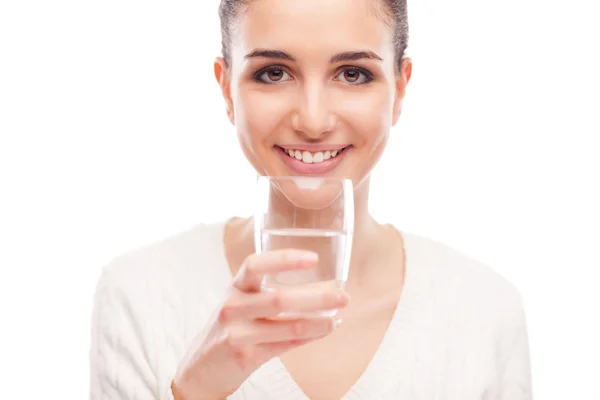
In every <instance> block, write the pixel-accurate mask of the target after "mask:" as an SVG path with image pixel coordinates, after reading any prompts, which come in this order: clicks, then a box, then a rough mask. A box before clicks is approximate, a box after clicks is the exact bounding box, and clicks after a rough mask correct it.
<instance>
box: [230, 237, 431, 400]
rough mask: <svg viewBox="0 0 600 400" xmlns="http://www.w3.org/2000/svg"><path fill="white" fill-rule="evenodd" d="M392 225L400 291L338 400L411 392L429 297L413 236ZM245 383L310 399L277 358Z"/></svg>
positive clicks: (278, 395) (280, 395)
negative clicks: (399, 257)
mask: <svg viewBox="0 0 600 400" xmlns="http://www.w3.org/2000/svg"><path fill="white" fill-rule="evenodd" d="M392 227H393V229H395V230H396V231H397V232H398V234H399V235H400V236H401V238H402V243H403V247H404V248H403V253H404V269H405V271H404V280H403V283H402V285H403V287H402V292H401V294H400V298H399V300H398V303H397V305H396V309H395V311H394V313H393V315H392V319H391V320H390V323H389V325H388V327H387V329H386V331H385V333H384V335H383V339H382V340H381V342H380V344H379V346H378V348H377V350H376V351H375V354H374V355H373V357H372V358H371V360H370V361H369V363H368V364H367V366H366V368H365V369H364V371H363V372H362V374H361V375H360V377H359V378H358V379H357V381H356V382H355V383H354V384H353V385H352V386H351V387H350V389H349V390H348V391H347V392H346V394H344V396H343V397H342V398H341V399H340V400H364V399H382V398H384V397H383V396H385V395H386V394H388V393H393V394H405V395H410V393H411V390H412V387H411V384H412V383H411V378H412V371H413V370H414V363H415V362H416V349H418V348H419V343H420V342H419V340H420V337H419V335H418V334H417V333H418V332H422V331H423V330H422V325H423V324H424V323H426V320H425V318H423V316H424V315H426V313H424V312H423V311H424V310H425V309H426V308H427V304H428V303H427V301H428V298H427V297H425V296H424V295H423V294H424V293H426V290H424V289H425V287H424V285H428V280H427V279H425V276H424V274H423V273H422V272H423V271H421V268H419V267H420V266H419V262H418V261H417V260H418V258H419V256H418V254H417V253H418V246H413V242H414V241H416V238H413V237H412V235H411V234H409V233H407V232H404V231H401V230H400V229H398V228H396V227H394V226H392ZM223 248H224V246H223ZM413 251H414V253H413ZM228 269H229V268H228ZM403 378H405V379H403ZM248 383H249V384H251V386H253V387H255V388H257V389H258V388H260V391H261V393H265V394H266V393H268V394H269V397H270V398H273V399H286V400H310V398H309V397H308V395H306V393H305V392H304V391H303V390H302V388H301V387H300V386H299V385H298V383H297V382H296V381H295V379H294V378H293V376H292V375H291V373H290V372H289V371H288V369H287V368H286V366H285V365H284V363H283V362H282V360H281V358H279V357H275V358H272V359H271V360H269V361H268V362H266V363H265V364H263V365H262V366H261V367H260V368H259V369H257V370H256V371H255V372H254V373H253V374H252V375H251V376H250V377H249V378H248Z"/></svg>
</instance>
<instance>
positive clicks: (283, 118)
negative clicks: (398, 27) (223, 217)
mask: <svg viewBox="0 0 600 400" xmlns="http://www.w3.org/2000/svg"><path fill="white" fill-rule="evenodd" d="M380 7H381V3H380V2H379V1H378V0H302V1H281V0H254V1H252V2H251V3H250V6H249V7H248V8H247V9H246V10H245V11H242V13H241V15H240V18H239V20H238V22H237V23H236V24H235V25H234V26H233V30H232V31H233V35H232V37H231V63H230V65H229V68H227V67H225V63H224V61H223V60H222V59H218V60H217V62H216V63H215V74H216V76H217V79H218V80H219V82H220V84H221V87H222V89H223V95H224V97H225V100H226V103H227V107H228V115H229V118H230V119H231V121H232V123H234V124H235V126H236V128H237V132H238V135H239V140H240V143H241V146H242V149H243V151H244V153H245V154H246V156H247V157H248V160H249V161H250V163H251V164H252V165H253V166H254V168H255V169H256V170H257V172H258V173H259V174H261V175H272V176H289V175H316V176H328V177H338V178H342V177H343V178H351V179H352V180H353V182H354V184H355V185H358V184H359V183H361V182H362V181H364V179H365V178H366V177H368V175H369V173H370V171H371V170H372V168H373V167H374V165H375V164H376V162H377V161H378V160H379V158H380V156H381V154H382V152H383V149H384V148H385V146H386V143H387V139H388V136H389V131H390V128H391V127H392V126H393V125H394V124H395V123H396V122H397V120H398V117H399V115H400V109H401V102H402V98H403V96H404V90H405V87H406V84H407V83H408V80H409V79H410V74H411V64H410V60H408V59H405V60H404V61H403V63H402V66H401V67H400V68H398V67H396V65H395V61H394V60H395V53H394V47H393V42H392V38H393V32H392V28H390V26H388V25H387V24H386V23H385V21H384V19H383V10H382V9H381V8H380Z"/></svg>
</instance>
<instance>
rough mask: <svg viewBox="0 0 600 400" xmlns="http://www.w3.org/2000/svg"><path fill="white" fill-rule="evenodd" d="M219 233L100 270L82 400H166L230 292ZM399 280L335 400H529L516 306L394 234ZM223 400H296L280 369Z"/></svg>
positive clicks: (445, 256) (438, 250) (212, 228)
mask: <svg viewBox="0 0 600 400" xmlns="http://www.w3.org/2000/svg"><path fill="white" fill-rule="evenodd" d="M223 228H224V223H217V224H208V225H199V226H196V227H194V228H192V229H190V230H189V231H186V232H183V233H181V234H179V235H177V236H173V237H171V238H168V239H167V240H164V241H162V242H160V243H155V244H153V245H151V246H148V247H145V248H143V249H138V250H136V251H133V252H130V253H128V254H125V255H122V256H120V257H119V258H117V259H115V260H114V261H113V262H111V263H110V264H109V265H107V266H106V267H105V268H104V270H103V273H102V276H101V278H100V280H99V282H98V286H97V291H96V294H95V299H94V313H93V327H92V345H91V353H90V356H91V399H92V400H109V399H110V400H152V399H155V400H167V399H170V398H171V394H170V389H169V385H170V382H171V378H172V377H173V375H174V374H175V371H176V369H177V366H178V364H179V360H180V358H181V357H183V355H184V353H185V351H186V349H187V347H188V345H189V344H190V343H191V341H192V339H193V338H194V336H195V335H196V334H197V333H198V332H199V331H200V330H201V329H202V327H203V326H204V324H205V321H206V320H207V319H208V318H209V316H210V315H211V314H212V312H213V311H214V310H215V308H216V307H217V306H218V305H219V301H220V300H221V298H222V296H223V295H224V292H225V290H226V288H227V286H228V284H229V282H230V280H231V274H230V272H229V268H228V266H227V262H226V259H225V253H224V248H223ZM401 233H402V235H403V237H404V242H405V252H406V279H405V283H404V285H405V286H404V288H403V292H402V296H401V299H400V302H399V303H398V307H397V310H396V312H395V315H394V317H393V320H392V322H391V324H390V326H389V328H388V331H387V332H386V335H385V337H384V340H383V342H382V343H381V345H380V347H379V349H378V351H377V353H376V354H375V357H374V358H373V359H372V360H371V362H370V364H369V365H368V367H367V369H366V370H365V372H364V373H363V375H362V376H361V377H360V379H359V380H358V381H357V382H356V384H355V385H354V386H353V387H352V389H351V390H350V391H349V392H348V393H347V394H346V396H345V397H344V400H359V399H377V400H379V399H386V400H387V399H402V400H417V399H418V400H430V399H431V400H434V399H436V400H482V399H485V400H524V399H531V398H532V395H531V383H530V365H529V349H528V338H527V329H526V324H525V318H524V312H523V307H522V303H521V298H520V295H519V293H518V292H517V290H516V289H515V288H514V287H513V285H512V284H510V283H509V282H507V281H506V280H505V279H503V278H502V277H500V276H499V275H498V274H496V273H495V272H493V271H492V270H491V269H490V268H488V267H486V266H485V265H482V264H480V263H478V262H477V261H475V260H473V259H470V258H468V257H466V256H465V255H463V254H461V253H459V252H457V251H455V250H453V249H451V248H449V247H447V246H445V245H443V244H440V243H437V242H434V241H432V240H429V239H427V238H423V237H420V236H417V235H414V234H409V233H406V232H401ZM230 399H234V400H242V399H245V400H269V399H277V400H307V399H308V397H307V396H306V395H305V394H304V393H303V392H302V391H301V389H300V388H299V387H298V386H297V384H296V383H295V382H294V380H293V379H292V378H291V376H290V375H289V374H288V373H287V371H286V369H285V367H284V366H283V364H282V363H281V361H280V360H279V359H272V360H271V361H269V362H268V363H266V364H264V365H263V367H261V368H260V369H259V370H257V371H256V372H255V373H254V374H253V375H252V376H251V377H250V378H249V379H248V380H247V381H246V382H245V383H244V384H243V385H242V386H241V387H240V388H239V390H238V391H237V392H236V393H234V394H233V395H232V396H231V397H230Z"/></svg>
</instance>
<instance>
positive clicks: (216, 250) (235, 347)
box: [91, 0, 531, 400]
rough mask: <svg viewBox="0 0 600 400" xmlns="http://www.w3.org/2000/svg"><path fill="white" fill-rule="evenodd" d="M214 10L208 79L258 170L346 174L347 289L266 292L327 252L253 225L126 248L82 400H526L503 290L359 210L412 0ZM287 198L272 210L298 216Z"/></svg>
mask: <svg viewBox="0 0 600 400" xmlns="http://www.w3.org/2000/svg"><path fill="white" fill-rule="evenodd" d="M220 15H221V24H222V35H223V38H222V45H223V56H222V57H217V59H216V60H215V62H214V74H215V77H216V80H217V81H218V84H219V85H220V88H221V93H222V96H223V99H224V100H225V106H226V113H227V115H228V117H229V119H230V121H231V123H232V124H234V125H235V128H236V131H237V134H238V138H239V142H240V146H241V148H242V150H243V152H244V154H245V156H246V157H247V159H248V161H249V162H250V163H251V164H252V166H253V167H254V169H255V170H256V172H257V173H258V174H259V175H261V176H269V177H298V176H300V177H304V176H311V177H321V178H327V179H328V180H345V182H349V181H351V182H352V189H351V190H350V193H352V194H353V204H354V231H353V232H352V234H353V237H352V251H351V257H350V259H349V265H350V268H349V276H348V280H347V283H346V285H345V287H344V290H340V289H339V288H336V289H333V288H325V287H313V288H311V289H310V290H306V291H298V290H293V289H292V288H289V290H287V289H288V288H285V287H284V288H281V289H278V290H274V291H263V290H261V282H263V278H264V276H266V275H269V274H271V273H274V272H282V271H291V270H301V269H307V268H313V267H315V266H316V265H317V264H318V262H319V259H318V257H317V255H316V253H319V251H318V250H320V248H319V246H318V245H312V244H310V245H307V247H303V250H298V249H289V248H285V249H280V250H270V251H265V252H262V253H261V254H256V248H255V241H254V227H253V219H252V218H238V217H235V218H231V219H228V220H227V221H222V222H221V223H216V224H202V225H198V226H195V227H193V228H192V229H190V230H189V231H187V232H183V233H181V234H180V235H177V236H174V237H171V238H169V239H167V240H165V241H163V242H161V243H156V244H153V245H149V246H148V247H146V248H143V249H141V250H137V251H135V252H133V253H129V254H126V255H123V256H121V257H119V258H118V259H116V260H115V261H114V262H112V263H111V264H110V265H108V266H107V267H106V268H105V269H104V273H103V275H102V277H101V279H100V282H99V283H98V288H97V292H96V298H95V305H94V330H93V332H94V334H93V338H92V353H91V354H92V362H91V365H92V379H91V382H92V385H91V386H92V387H91V395H92V399H93V400H102V399H103V400H107V399H120V400H126V399H127V400H133V399H161V400H164V399H173V398H174V399H176V400H213V399H214V400H217V399H224V398H230V399H252V400H259V399H260V400H264V399H271V398H272V399H298V400H303V399H309V398H310V399H340V398H343V399H345V400H358V399H416V398H419V399H434V398H435V399H444V400H479V399H483V398H485V399H496V400H524V399H530V398H531V384H530V377H529V352H528V339H527V329H526V323H525V316H524V313H523V307H522V304H521V298H520V294H519V293H518V292H517V290H516V289H515V288H514V286H513V285H512V284H511V283H510V282H508V281H506V280H505V279H504V278H502V277H501V276H499V275H497V274H496V273H494V272H493V271H492V270H491V269H489V268H488V267H487V266H485V265H482V264H481V263H479V262H477V261H475V260H473V259H471V258H469V257H467V256H465V255H463V254H461V253H459V252H457V251H455V250H453V249H451V248H449V247H447V246H445V245H443V244H441V243H437V242H434V241H432V240H430V239H427V238H424V237H420V236H417V235H414V234H410V233H408V232H404V231H402V230H400V229H398V228H396V227H394V226H392V225H389V224H381V223H379V222H377V221H376V220H375V219H374V218H373V217H372V216H371V214H370V213H369V209H368V198H369V182H370V175H371V171H372V170H373V168H374V167H375V165H376V164H377V162H378V161H379V159H380V157H381V155H382V153H383V151H384V149H385V147H386V144H387V142H388V137H389V135H390V130H391V128H392V126H394V125H395V124H396V123H397V122H398V120H399V118H400V115H401V111H402V101H403V99H404V95H405V89H406V86H407V85H408V83H409V81H410V77H411V74H412V62H411V60H410V59H409V58H408V57H406V56H405V54H404V53H405V49H406V46H407V42H408V22H407V10H406V1H405V0H327V1H324V0H302V1H281V0H244V1H242V0H223V1H222V3H221V9H220ZM316 188H317V189H315V190H314V193H313V192H311V196H314V197H315V198H317V197H318V195H319V194H321V193H320V192H318V191H319V190H324V189H321V188H319V186H318V185H317V186H316ZM352 190H353V191H352ZM350 197H351V198H352V196H350ZM311 198H312V197H311ZM280 199H283V200H280V201H279V203H277V204H275V205H274V206H273V207H274V209H273V212H274V214H275V215H277V216H284V217H289V218H293V219H294V220H303V219H306V218H307V217H306V216H305V214H307V213H303V212H302V211H304V210H298V208H300V207H296V208H295V209H294V211H293V212H291V211H289V210H291V209H292V207H288V206H289V204H283V203H284V202H285V201H286V200H288V199H287V198H286V197H285V196H280ZM290 202H291V200H290ZM292 214H293V215H292ZM304 222H306V221H304ZM350 298H352V301H351V302H350ZM331 309H336V310H338V312H337V314H336V315H335V316H329V315H327V316H323V315H321V316H320V317H314V318H312V317H306V318H304V317H303V318H298V319H296V320H290V319H282V318H279V317H280V316H281V315H282V313H287V312H292V313H293V312H294V311H302V312H314V311H320V310H321V311H322V310H331ZM302 315H306V314H302Z"/></svg>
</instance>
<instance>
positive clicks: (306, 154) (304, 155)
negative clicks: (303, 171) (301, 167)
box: [302, 151, 313, 164]
mask: <svg viewBox="0 0 600 400" xmlns="http://www.w3.org/2000/svg"><path fill="white" fill-rule="evenodd" d="M302 161H303V162H305V163H307V164H312V162H313V156H312V154H310V153H309V152H308V151H305V152H304V153H302Z"/></svg>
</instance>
